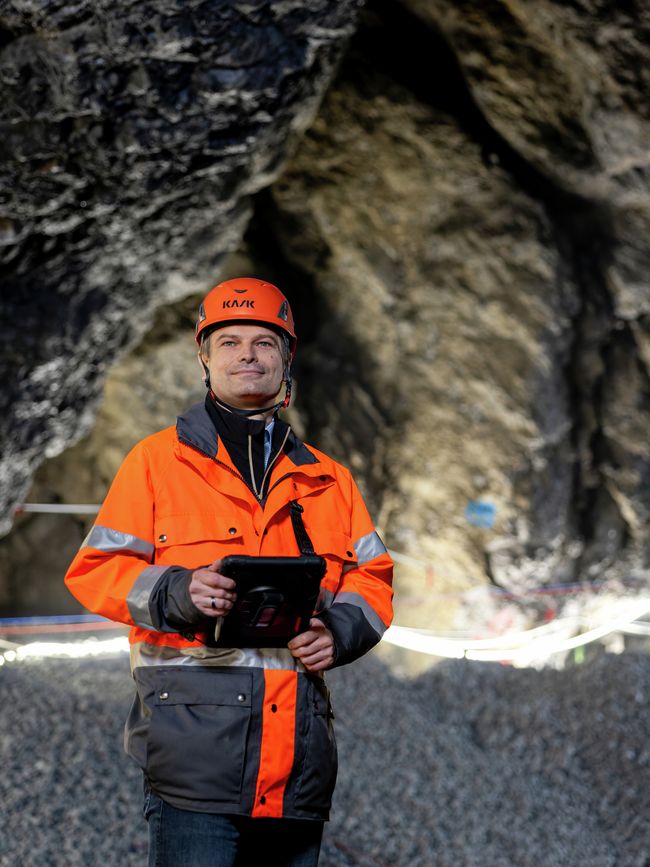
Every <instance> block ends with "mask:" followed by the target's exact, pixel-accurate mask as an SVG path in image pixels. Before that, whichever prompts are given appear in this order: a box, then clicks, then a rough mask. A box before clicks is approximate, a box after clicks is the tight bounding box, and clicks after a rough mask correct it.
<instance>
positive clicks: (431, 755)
mask: <svg viewBox="0 0 650 867" xmlns="http://www.w3.org/2000/svg"><path fill="white" fill-rule="evenodd" d="M329 682H330V686H331V688H332V691H333V694H334V707H335V712H336V725H337V731H338V738H339V755H340V759H341V770H340V775H339V784H338V787H337V792H336V798H335V809H334V811H333V815H332V821H331V822H330V824H329V825H328V826H327V831H326V836H325V841H324V846H323V854H322V858H321V865H322V867H388V865H391V867H392V865H399V867H402V865H403V867H407V865H408V867H421V865H422V867H423V865H431V867H452V865H453V867H583V865H584V867H649V865H650V822H649V816H650V809H649V808H650V737H649V735H650V723H649V722H648V720H649V719H650V717H649V716H648V710H649V709H650V708H649V706H650V657H648V656H646V655H643V654H638V655H636V654H624V655H621V656H611V655H602V656H600V657H599V658H596V659H594V660H592V661H590V662H589V663H586V664H584V665H582V666H578V667H574V668H571V669H567V670H565V671H561V672H558V671H551V670H548V671H542V672H536V671H531V670H525V671H521V670H513V669H510V668H504V667H501V666H498V665H495V666H488V665H481V664H478V663H468V662H453V663H442V664H440V665H439V666H437V667H436V668H434V669H432V670H431V671H429V672H428V673H426V674H424V675H421V676H420V677H418V678H417V679H414V680H411V681H408V680H399V679H397V678H396V677H395V676H393V675H392V674H391V672H390V671H389V670H388V669H387V668H386V667H385V666H384V665H383V664H382V663H380V661H379V660H378V659H377V658H376V657H370V658H367V659H364V660H361V661H360V662H358V663H357V664H355V665H353V666H349V667H347V668H343V669H341V670H339V671H335V672H333V673H332V674H331V675H330V678H329ZM0 687H1V689H2V705H1V711H0V713H1V717H0V719H1V725H0V738H1V755H0V761H1V762H2V765H1V767H2V773H1V774H0V780H1V782H0V797H1V799H2V802H1V803H2V828H1V830H0V864H1V865H2V867H5V865H7V867H9V865H10V867H16V865H18V867H31V865H39V867H43V865H93V867H94V865H120V867H131V865H133V867H136V865H143V864H145V863H146V849H147V842H146V827H145V823H144V821H143V820H142V819H141V817H140V803H141V794H140V793H141V781H140V774H139V771H138V770H137V768H135V767H134V766H132V765H131V763H130V762H129V760H127V759H126V757H125V756H124V755H123V753H122V744H121V730H122V723H123V720H124V717H125V714H126V710H127V707H128V705H129V703H130V699H131V691H132V687H131V682H130V678H129V675H128V663H127V660H126V658H125V657H115V658H110V659H102V660H91V661H88V660H83V661H68V660H64V661H55V660H47V661H43V662H29V663H21V664H13V665H5V666H4V667H3V668H2V669H0ZM251 867H255V865H251Z"/></svg>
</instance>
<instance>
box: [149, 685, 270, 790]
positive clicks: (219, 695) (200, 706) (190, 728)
mask: <svg viewBox="0 0 650 867" xmlns="http://www.w3.org/2000/svg"><path fill="white" fill-rule="evenodd" d="M252 687H253V683H252V676H251V675H250V674H246V673H240V672H227V671H223V670H219V671H215V670H207V671H188V670H187V669H186V668H185V669H178V668H169V669H163V670H161V671H159V672H157V677H156V689H155V692H154V695H153V707H152V715H151V721H150V726H149V734H148V743H147V775H148V777H149V779H150V782H151V785H152V787H153V788H154V789H155V790H156V791H157V792H159V793H160V795H162V796H163V797H164V796H165V795H169V796H170V797H175V798H189V799H194V800H197V799H198V800H209V801H222V802H224V803H238V802H239V800H240V798H241V792H242V781H243V776H244V767H245V763H246V747H247V742H248V732H249V728H250V722H251V692H252Z"/></svg>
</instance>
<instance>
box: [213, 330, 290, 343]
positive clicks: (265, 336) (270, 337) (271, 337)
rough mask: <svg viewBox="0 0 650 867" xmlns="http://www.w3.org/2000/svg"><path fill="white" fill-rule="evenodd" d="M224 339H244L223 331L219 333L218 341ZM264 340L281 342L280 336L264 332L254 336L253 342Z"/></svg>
mask: <svg viewBox="0 0 650 867" xmlns="http://www.w3.org/2000/svg"><path fill="white" fill-rule="evenodd" d="M224 338H227V339H228V340H242V339H243V338H242V336H241V334H228V333H224V332H223V331H220V332H219V333H218V336H217V339H218V340H222V339H224ZM262 338H263V339H264V340H277V341H279V340H280V337H279V335H277V334H267V333H266V332H264V331H261V332H260V333H259V334H255V335H254V336H253V340H260V339H262Z"/></svg>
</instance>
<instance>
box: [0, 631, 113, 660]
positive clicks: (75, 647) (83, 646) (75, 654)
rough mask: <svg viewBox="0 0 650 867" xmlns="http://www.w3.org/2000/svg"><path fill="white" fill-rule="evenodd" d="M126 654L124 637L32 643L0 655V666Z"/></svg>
mask: <svg viewBox="0 0 650 867" xmlns="http://www.w3.org/2000/svg"><path fill="white" fill-rule="evenodd" d="M128 652H129V641H128V639H127V638H126V636H120V637H119V638H108V639H105V640H103V641H94V640H93V641H70V642H67V641H66V642H64V641H32V642H31V643H30V644H21V645H19V646H17V647H15V648H14V649H13V650H6V651H5V652H4V653H2V654H0V665H3V664H4V663H5V662H23V661H24V660H26V659H43V658H45V657H53V656H55V657H68V658H70V659H79V658H81V657H84V656H100V655H102V654H104V653H128Z"/></svg>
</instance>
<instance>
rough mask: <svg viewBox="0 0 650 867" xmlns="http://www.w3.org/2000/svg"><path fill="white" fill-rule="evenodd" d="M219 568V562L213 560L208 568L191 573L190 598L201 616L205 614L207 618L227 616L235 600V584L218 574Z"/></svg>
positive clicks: (230, 579)
mask: <svg viewBox="0 0 650 867" xmlns="http://www.w3.org/2000/svg"><path fill="white" fill-rule="evenodd" d="M220 566H221V560H215V561H214V563H211V564H210V565H209V566H204V567H203V568H201V569H195V570H194V572H192V580H191V581H190V597H191V599H192V602H193V603H194V604H195V605H196V607H197V608H198V609H199V611H200V612H201V614H207V616H208V617H222V616H223V615H224V614H227V613H228V612H229V611H230V609H231V608H232V605H233V602H234V601H235V599H236V598H237V594H236V593H234V592H233V591H234V589H235V582H234V581H233V580H232V578H228V577H226V575H221V574H220V573H219V567H220Z"/></svg>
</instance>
